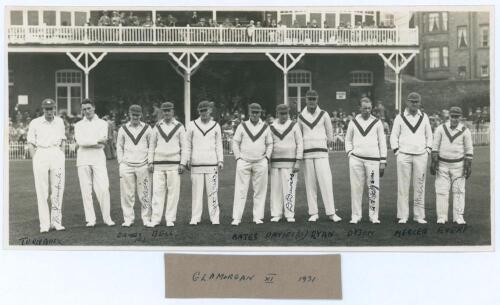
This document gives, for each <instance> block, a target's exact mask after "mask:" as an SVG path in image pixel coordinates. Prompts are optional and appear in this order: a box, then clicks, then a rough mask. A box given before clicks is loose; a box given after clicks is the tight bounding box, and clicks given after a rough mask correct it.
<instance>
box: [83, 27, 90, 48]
mask: <svg viewBox="0 0 500 305" xmlns="http://www.w3.org/2000/svg"><path fill="white" fill-rule="evenodd" d="M88 32H89V25H88V24H87V23H86V22H85V24H84V26H83V43H84V44H89V33H88Z"/></svg>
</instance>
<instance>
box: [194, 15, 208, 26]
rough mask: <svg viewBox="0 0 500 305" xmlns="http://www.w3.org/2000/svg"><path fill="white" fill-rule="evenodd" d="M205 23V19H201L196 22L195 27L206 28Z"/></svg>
mask: <svg viewBox="0 0 500 305" xmlns="http://www.w3.org/2000/svg"><path fill="white" fill-rule="evenodd" d="M205 22H206V21H205V18H203V17H201V18H200V21H198V23H197V24H196V25H195V26H197V27H200V28H203V27H206V26H207V25H206V23H205Z"/></svg>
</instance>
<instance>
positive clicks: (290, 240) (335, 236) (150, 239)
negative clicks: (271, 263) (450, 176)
mask: <svg viewBox="0 0 500 305" xmlns="http://www.w3.org/2000/svg"><path fill="white" fill-rule="evenodd" d="M474 158H475V160H474V162H473V173H472V176H471V178H470V179H469V180H468V181H467V184H466V192H467V193H466V210H465V219H466V221H467V225H466V226H458V225H454V224H451V223H450V224H446V225H437V224H436V223H435V222H436V212H435V195H434V177H433V176H431V175H430V174H429V175H428V179H427V185H426V196H425V198H426V213H427V215H426V218H427V220H428V221H429V224H427V225H419V224H416V223H414V222H411V221H410V222H409V223H408V224H404V225H402V224H397V223H396V192H397V180H396V164H395V158H394V155H393V154H392V153H389V158H388V167H387V169H386V172H385V175H384V177H383V178H382V179H381V198H380V220H381V222H382V223H381V224H379V225H373V224H371V223H369V222H368V215H367V212H368V211H367V199H366V191H365V198H364V200H363V214H364V218H363V220H362V222H361V223H360V224H358V225H352V224H349V220H350V211H351V208H350V186H349V174H348V173H349V171H348V162H347V159H346V158H345V156H344V154H343V153H340V152H336V153H332V154H331V155H330V163H331V166H332V172H333V183H334V196H335V207H336V208H337V210H338V214H339V215H340V216H341V217H342V218H343V220H342V222H340V223H333V222H331V221H329V220H328V219H327V218H326V216H325V215H324V209H323V206H322V202H321V199H320V197H321V196H318V197H319V199H318V200H319V208H320V219H319V220H318V222H316V223H308V222H307V218H308V215H307V203H306V195H305V187H304V181H303V175H302V174H301V175H300V176H299V185H298V187H297V202H296V210H295V211H296V213H295V218H296V222H295V223H285V222H280V223H270V222H269V219H270V211H269V192H268V198H267V201H266V215H265V223H264V224H262V225H255V224H253V223H252V222H251V221H252V215H251V213H252V210H251V209H252V202H251V201H250V200H247V205H246V207H245V213H244V216H243V220H242V223H241V224H240V226H238V227H234V226H231V225H230V223H231V215H232V202H233V192H234V187H233V184H234V175H235V173H234V172H235V162H234V159H233V157H232V156H226V158H225V168H224V170H223V171H222V174H221V175H220V177H219V178H220V182H219V185H220V188H219V201H220V207H221V219H220V220H221V225H219V226H213V225H211V224H210V221H209V219H208V211H207V207H206V203H204V213H203V218H202V222H201V223H200V224H199V225H198V226H190V225H188V222H189V220H190V216H191V189H190V178H189V174H184V175H183V177H182V184H181V194H182V195H181V199H180V202H179V208H178V213H177V223H176V226H175V227H173V228H170V227H169V228H167V227H166V226H164V220H163V223H162V226H159V227H157V228H154V229H153V228H145V227H143V226H142V224H141V222H140V217H137V216H138V215H140V211H139V204H137V203H136V206H135V210H136V220H137V222H136V224H135V225H134V226H132V227H130V228H123V227H121V226H120V224H121V223H122V221H123V218H122V211H121V208H120V194H119V189H120V188H119V176H118V165H117V163H116V161H115V160H113V161H109V162H108V173H109V177H110V191H111V214H112V218H113V220H114V221H115V222H116V223H117V226H114V227H106V226H105V225H104V224H102V217H101V215H100V210H99V207H98V204H97V201H96V200H95V199H94V205H95V210H96V216H97V220H98V224H97V225H96V227H95V228H87V227H85V218H84V213H83V205H82V199H81V194H80V188H79V184H78V176H77V171H76V166H75V161H74V160H70V161H66V188H65V192H64V203H63V225H64V226H65V227H66V231H61V232H56V231H50V232H49V233H45V234H40V233H39V221H38V212H37V204H36V193H35V187H34V180H33V173H32V163H31V162H29V161H11V162H10V163H9V166H10V168H9V177H10V181H9V189H10V193H9V201H10V202H9V204H10V205H9V217H10V219H9V220H10V227H9V231H10V232H9V238H10V241H9V242H10V244H11V245H38V244H42V245H73V246H76V245H88V246H94V245H95V246H106V245H112V246H118V245H121V246H125V245H126V246H129V245H131V246H348V247H358V246H444V245H447V246H461V245H490V244H491V230H490V228H491V223H490V158H489V147H475V157H474ZM268 191H270V188H269V189H268ZM250 194H251V191H250V192H249V195H250ZM205 200H206V199H205ZM410 210H411V209H410ZM450 213H451V207H450ZM410 219H412V218H411V215H410ZM450 219H451V214H450Z"/></svg>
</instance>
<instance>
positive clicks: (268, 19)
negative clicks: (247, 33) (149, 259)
mask: <svg viewBox="0 0 500 305" xmlns="http://www.w3.org/2000/svg"><path fill="white" fill-rule="evenodd" d="M272 21H273V18H272V15H271V14H269V13H268V14H266V20H264V23H263V24H262V25H263V26H264V27H265V28H270V27H271V23H272Z"/></svg>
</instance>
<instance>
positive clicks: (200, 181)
mask: <svg viewBox="0 0 500 305" xmlns="http://www.w3.org/2000/svg"><path fill="white" fill-rule="evenodd" d="M191 183H192V188H191V194H192V198H193V199H192V212H191V221H192V222H193V221H194V222H200V221H201V215H202V213H203V189H204V188H205V185H206V192H207V198H208V214H209V215H210V221H211V222H212V223H213V224H218V223H219V214H220V210H219V199H218V193H217V192H218V189H219V174H218V171H217V169H214V172H213V173H210V174H208V173H196V174H191Z"/></svg>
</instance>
